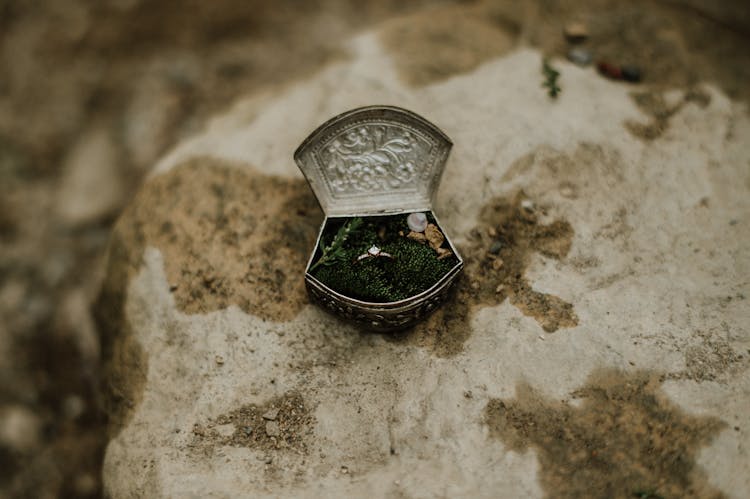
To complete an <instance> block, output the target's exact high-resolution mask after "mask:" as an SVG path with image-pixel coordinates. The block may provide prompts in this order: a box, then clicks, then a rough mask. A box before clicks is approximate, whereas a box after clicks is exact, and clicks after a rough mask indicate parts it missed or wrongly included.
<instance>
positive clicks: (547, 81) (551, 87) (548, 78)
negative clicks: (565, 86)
mask: <svg viewBox="0 0 750 499" xmlns="http://www.w3.org/2000/svg"><path fill="white" fill-rule="evenodd" d="M542 73H543V74H544V83H542V86H543V87H547V94H548V95H549V96H550V97H552V98H553V99H556V98H557V96H558V94H559V93H560V91H561V88H560V87H559V86H558V84H557V79H558V78H559V77H560V72H559V71H558V70H556V69H555V68H553V67H552V66H551V65H550V63H549V60H548V59H544V60H543V61H542Z"/></svg>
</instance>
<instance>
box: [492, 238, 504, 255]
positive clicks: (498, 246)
mask: <svg viewBox="0 0 750 499" xmlns="http://www.w3.org/2000/svg"><path fill="white" fill-rule="evenodd" d="M501 249H503V243H501V242H500V241H494V242H493V243H492V244H491V245H490V253H492V254H493V255H497V254H498V253H500V250H501Z"/></svg>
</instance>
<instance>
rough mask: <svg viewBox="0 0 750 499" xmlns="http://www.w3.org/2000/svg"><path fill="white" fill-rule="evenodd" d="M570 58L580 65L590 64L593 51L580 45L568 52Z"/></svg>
mask: <svg viewBox="0 0 750 499" xmlns="http://www.w3.org/2000/svg"><path fill="white" fill-rule="evenodd" d="M568 60H569V61H570V62H572V63H574V64H577V65H578V66H588V65H589V64H591V52H589V51H588V50H586V49H583V48H580V47H576V48H572V49H570V51H569V52H568Z"/></svg>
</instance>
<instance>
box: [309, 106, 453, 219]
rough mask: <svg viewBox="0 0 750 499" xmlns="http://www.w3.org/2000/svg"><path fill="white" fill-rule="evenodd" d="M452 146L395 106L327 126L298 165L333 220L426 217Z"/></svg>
mask: <svg viewBox="0 0 750 499" xmlns="http://www.w3.org/2000/svg"><path fill="white" fill-rule="evenodd" d="M451 146H452V143H451V141H450V139H449V138H448V137H447V136H446V135H445V134H444V133H443V132H442V131H440V129H438V128H437V127H436V126H435V125H433V124H432V123H430V122H428V121H427V120H425V119H424V118H422V117H421V116H418V115H416V114H414V113H412V112H410V111H407V110H405V109H401V108H398V107H391V106H369V107H362V108H358V109H353V110H351V111H348V112H346V113H343V114H340V115H338V116H336V117H335V118H332V119H331V120H329V121H327V122H325V123H324V124H322V125H321V126H320V127H318V129H317V130H315V131H314V132H313V133H312V134H310V136H309V137H307V139H305V141H304V142H303V143H302V144H301V145H300V146H299V148H297V150H296V151H295V153H294V160H295V161H296V162H297V165H298V166H299V168H300V170H302V173H304V175H305V177H306V178H307V181H308V182H309V183H310V187H311V188H312V190H313V192H314V193H315V196H316V197H317V198H318V202H319V203H320V206H321V208H323V211H324V212H325V213H326V215H328V216H354V215H376V214H381V213H409V212H415V211H426V210H429V209H430V208H431V206H432V198H433V196H434V195H435V192H436V191H437V188H438V184H439V182H440V176H441V174H442V173H443V166H444V165H445V160H446V159H447V158H448V153H449V152H450V148H451Z"/></svg>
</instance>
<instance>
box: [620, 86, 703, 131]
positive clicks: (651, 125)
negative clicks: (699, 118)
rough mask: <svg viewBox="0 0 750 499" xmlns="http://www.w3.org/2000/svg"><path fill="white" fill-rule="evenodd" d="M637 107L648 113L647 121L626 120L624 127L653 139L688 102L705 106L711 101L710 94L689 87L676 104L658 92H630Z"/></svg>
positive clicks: (665, 128) (666, 127)
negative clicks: (649, 118)
mask: <svg viewBox="0 0 750 499" xmlns="http://www.w3.org/2000/svg"><path fill="white" fill-rule="evenodd" d="M630 96H631V97H632V99H633V101H634V102H635V104H636V105H637V106H638V108H639V109H640V110H641V111H643V112H644V113H646V114H647V115H649V116H650V117H651V120H650V121H649V122H648V123H640V122H637V121H626V122H625V128H626V129H627V130H628V131H629V132H630V133H632V134H633V135H635V136H636V137H640V138H642V139H644V140H654V139H657V138H659V137H661V136H662V134H663V133H664V132H665V131H666V130H667V129H668V128H669V120H670V119H671V118H672V116H674V115H675V114H677V112H678V111H679V110H680V109H682V108H683V106H685V104H687V103H689V102H694V103H696V104H698V105H699V106H701V107H706V106H707V105H708V104H709V103H710V102H711V96H710V95H708V94H707V93H705V92H702V91H700V90H698V89H691V90H690V91H688V92H686V93H685V95H683V96H682V98H681V99H680V100H679V102H677V103H676V104H672V105H669V104H667V102H666V100H665V99H664V95H663V94H662V93H660V92H633V93H631V94H630Z"/></svg>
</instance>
